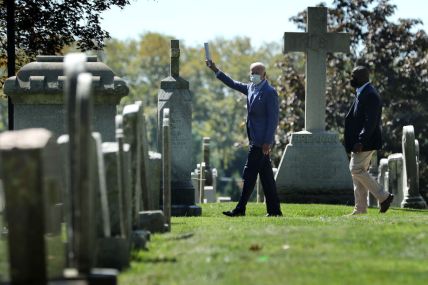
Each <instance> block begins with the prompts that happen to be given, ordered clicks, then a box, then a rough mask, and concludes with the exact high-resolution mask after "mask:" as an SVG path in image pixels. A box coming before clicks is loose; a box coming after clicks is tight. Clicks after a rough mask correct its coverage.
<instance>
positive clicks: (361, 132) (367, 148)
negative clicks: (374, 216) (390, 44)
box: [345, 66, 394, 215]
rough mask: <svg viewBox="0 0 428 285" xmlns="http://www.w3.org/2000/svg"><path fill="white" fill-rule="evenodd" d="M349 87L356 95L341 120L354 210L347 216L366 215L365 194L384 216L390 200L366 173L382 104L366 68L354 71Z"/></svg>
mask: <svg viewBox="0 0 428 285" xmlns="http://www.w3.org/2000/svg"><path fill="white" fill-rule="evenodd" d="M350 83H351V86H352V87H354V88H356V92H357V94H356V96H355V100H354V102H353V103H352V105H351V108H350V110H349V112H348V114H347V115H346V118H345V147H346V151H347V152H350V153H351V161H350V163H349V169H350V170H351V174H352V180H353V183H354V196H355V208H354V211H353V212H352V213H351V215H357V214H365V213H367V207H368V205H367V198H368V192H367V191H370V193H372V194H373V196H375V197H376V199H377V200H378V201H379V203H380V212H381V213H385V212H386V211H387V210H388V208H389V206H390V205H391V202H392V200H393V199H394V196H393V195H392V194H389V193H388V192H386V191H385V190H384V189H383V187H382V186H381V185H380V184H379V183H377V182H376V180H374V179H373V178H372V177H371V176H370V175H369V173H368V172H367V169H368V167H369V164H370V160H371V157H372V155H373V153H374V152H375V151H376V150H378V149H380V148H381V146H382V134H381V115H382V101H381V98H380V96H379V93H378V92H377V91H376V89H375V88H374V87H373V86H372V85H371V84H370V78H369V70H368V69H367V68H366V67H364V66H357V67H356V68H354V69H353V71H352V78H351V81H350Z"/></svg>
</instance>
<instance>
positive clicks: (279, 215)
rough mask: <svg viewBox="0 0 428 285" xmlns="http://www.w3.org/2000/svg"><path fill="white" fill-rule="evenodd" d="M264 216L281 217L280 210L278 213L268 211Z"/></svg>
mask: <svg viewBox="0 0 428 285" xmlns="http://www.w3.org/2000/svg"><path fill="white" fill-rule="evenodd" d="M266 217H282V213H281V212H279V213H272V214H271V213H268V214H266Z"/></svg>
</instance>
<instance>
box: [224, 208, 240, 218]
mask: <svg viewBox="0 0 428 285" xmlns="http://www.w3.org/2000/svg"><path fill="white" fill-rule="evenodd" d="M223 215H225V216H228V217H242V216H245V212H244V211H240V210H236V209H234V210H232V211H224V212H223Z"/></svg>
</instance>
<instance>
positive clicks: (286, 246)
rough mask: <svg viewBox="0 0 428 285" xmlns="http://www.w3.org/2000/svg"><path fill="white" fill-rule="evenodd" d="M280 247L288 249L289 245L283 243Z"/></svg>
mask: <svg viewBox="0 0 428 285" xmlns="http://www.w3.org/2000/svg"><path fill="white" fill-rule="evenodd" d="M282 249H283V250H287V249H290V246H289V245H288V244H284V245H283V246H282Z"/></svg>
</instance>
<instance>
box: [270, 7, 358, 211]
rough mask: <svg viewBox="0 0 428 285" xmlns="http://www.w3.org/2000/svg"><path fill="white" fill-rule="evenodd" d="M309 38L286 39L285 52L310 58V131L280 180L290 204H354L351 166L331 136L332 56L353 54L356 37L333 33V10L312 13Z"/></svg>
mask: <svg viewBox="0 0 428 285" xmlns="http://www.w3.org/2000/svg"><path fill="white" fill-rule="evenodd" d="M307 22H308V23H307V32H306V33H285V34H284V53H285V52H296V51H298V52H305V53H306V96H305V129H304V130H303V131H300V132H296V133H293V134H292V136H291V140H290V142H289V144H288V145H287V146H286V148H285V151H284V154H283V156H282V159H281V162H280V164H279V171H278V174H277V175H276V184H277V188H278V195H279V198H280V200H281V201H283V202H284V201H286V202H288V203H334V204H336V203H339V204H354V193H353V185H352V177H351V173H350V171H349V167H348V165H349V161H348V158H347V155H346V152H345V149H344V147H343V145H342V144H341V143H340V141H339V136H338V134H337V133H336V132H327V131H325V110H326V107H325V106H326V103H325V91H326V87H325V82H326V57H327V53H328V52H344V53H348V52H349V45H350V34H347V33H328V32H327V8H325V7H309V8H308V17H307Z"/></svg>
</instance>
